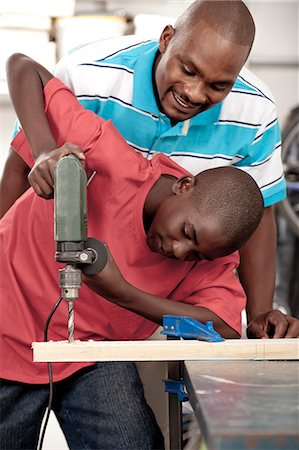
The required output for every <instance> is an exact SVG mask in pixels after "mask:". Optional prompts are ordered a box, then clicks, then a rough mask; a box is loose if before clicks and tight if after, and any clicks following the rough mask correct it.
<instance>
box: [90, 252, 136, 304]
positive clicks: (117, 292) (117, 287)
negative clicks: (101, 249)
mask: <svg viewBox="0 0 299 450" xmlns="http://www.w3.org/2000/svg"><path fill="white" fill-rule="evenodd" d="M105 245H106V248H107V253H108V260H107V264H106V266H105V267H104V269H103V270H101V271H100V272H98V273H97V274H95V275H85V274H82V278H83V281H84V283H86V284H87V286H88V287H89V288H90V289H92V290H93V291H94V292H96V293H97V294H99V295H101V296H102V297H104V298H106V299H107V300H111V301H112V302H113V301H114V300H117V299H119V298H121V297H122V296H123V295H124V292H125V289H126V286H127V282H126V280H125V279H124V278H123V276H122V274H121V273H120V271H119V268H118V266H117V264H116V262H115V260H114V258H113V256H112V255H111V253H110V250H109V248H108V245H107V244H105Z"/></svg>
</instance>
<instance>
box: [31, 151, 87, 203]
mask: <svg viewBox="0 0 299 450" xmlns="http://www.w3.org/2000/svg"><path fill="white" fill-rule="evenodd" d="M71 153H73V154H74V155H76V156H77V157H78V158H79V159H80V160H81V161H82V162H84V161H85V159H86V158H85V155H84V153H83V151H82V149H81V148H80V147H78V145H74V144H70V143H68V142H67V143H65V144H64V145H63V146H62V147H60V148H57V149H54V150H51V151H50V152H48V153H42V154H41V155H40V156H39V157H38V158H37V159H36V161H35V164H34V166H33V167H32V169H31V171H30V173H29V175H28V180H29V183H30V184H31V186H32V188H33V189H34V191H35V193H36V194H37V195H39V196H40V197H43V198H46V199H49V198H53V187H54V169H55V165H56V163H57V161H59V160H60V159H61V158H62V157H63V156H66V155H69V154H71Z"/></svg>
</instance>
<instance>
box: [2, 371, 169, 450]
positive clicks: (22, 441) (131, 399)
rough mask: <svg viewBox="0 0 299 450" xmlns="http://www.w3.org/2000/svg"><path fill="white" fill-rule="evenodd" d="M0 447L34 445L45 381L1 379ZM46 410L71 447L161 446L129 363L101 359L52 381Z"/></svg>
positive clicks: (130, 449) (143, 449)
mask: <svg viewBox="0 0 299 450" xmlns="http://www.w3.org/2000/svg"><path fill="white" fill-rule="evenodd" d="M0 393H1V395H0V402H1V403H0V405H1V425H0V448H1V449H5V450H17V449H26V450H29V449H35V448H36V446H37V441H38V435H39V430H40V425H41V420H42V416H43V415H44V413H45V410H46V407H47V403H48V397H49V387H48V385H31V384H25V383H17V382H12V381H7V380H2V381H1V391H0ZM52 409H53V411H54V413H55V415H56V417H57V419H58V422H59V424H60V426H61V428H62V430H63V432H64V434H65V437H66V440H67V442H68V445H69V447H70V448H71V449H78V450H83V449H86V450H87V449H88V450H106V449H107V450H108V449H109V450H118V449H127V450H151V449H163V448H164V444H163V437H162V434H161V431H160V429H159V427H158V425H157V422H156V419H155V417H154V415H153V412H152V410H151V409H150V407H149V406H148V405H147V403H146V401H145V399H144V395H143V387H142V384H141V381H140V378H139V375H138V372H137V369H136V367H135V364H133V363H127V362H111V363H110V362H107V363H98V364H96V365H94V366H91V367H88V368H84V369H82V370H80V371H79V372H77V373H75V374H74V375H72V376H71V377H69V378H67V379H65V380H63V381H59V382H57V383H54V399H53V405H52Z"/></svg>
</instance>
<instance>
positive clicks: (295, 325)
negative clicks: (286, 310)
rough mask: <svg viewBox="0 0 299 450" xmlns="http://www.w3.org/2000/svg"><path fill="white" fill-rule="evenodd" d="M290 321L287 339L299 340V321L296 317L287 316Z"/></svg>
mask: <svg viewBox="0 0 299 450" xmlns="http://www.w3.org/2000/svg"><path fill="white" fill-rule="evenodd" d="M287 318H288V321H289V328H288V331H287V333H286V335H285V337H286V338H298V337H299V320H298V319H296V318H295V317H291V316H287Z"/></svg>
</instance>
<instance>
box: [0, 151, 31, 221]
mask: <svg viewBox="0 0 299 450" xmlns="http://www.w3.org/2000/svg"><path fill="white" fill-rule="evenodd" d="M29 171H30V168H29V167H28V166H27V164H26V163H25V162H24V161H23V159H22V158H21V157H20V156H19V155H18V154H17V153H16V152H15V151H14V150H13V148H10V150H9V154H8V157H7V160H6V162H5V166H4V169H3V173H2V177H1V180H0V218H1V217H3V216H4V214H5V213H6V212H7V211H8V210H9V208H10V207H11V206H12V205H13V204H14V202H15V201H16V200H17V199H18V198H19V197H20V196H21V195H22V194H23V193H24V192H25V191H26V190H27V189H28V188H29V186H30V184H29V182H28V179H27V176H28V173H29Z"/></svg>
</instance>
